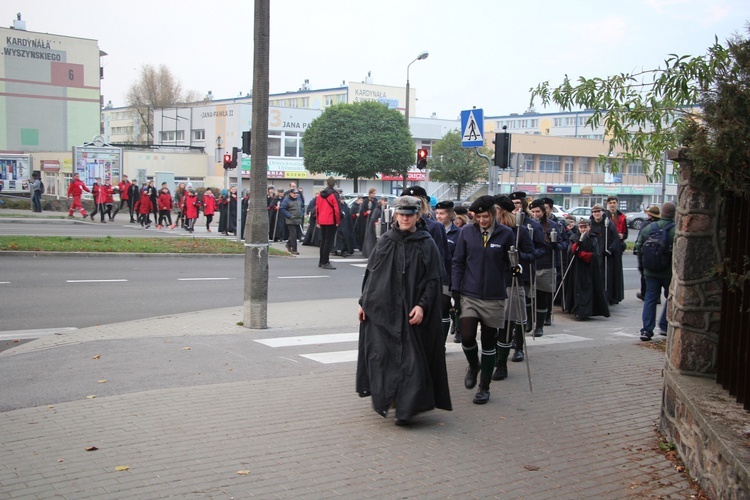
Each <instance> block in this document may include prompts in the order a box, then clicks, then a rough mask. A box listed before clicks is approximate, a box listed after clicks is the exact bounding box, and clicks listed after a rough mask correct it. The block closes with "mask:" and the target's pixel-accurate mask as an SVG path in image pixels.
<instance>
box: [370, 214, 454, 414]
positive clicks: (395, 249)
mask: <svg viewBox="0 0 750 500" xmlns="http://www.w3.org/2000/svg"><path fill="white" fill-rule="evenodd" d="M417 224H418V226H417V227H418V229H417V231H415V232H414V233H404V232H401V231H398V230H397V229H395V228H391V229H389V230H388V232H386V233H385V235H383V237H381V238H380V239H379V240H378V242H377V244H376V246H375V248H374V249H373V251H372V253H371V254H370V258H369V259H368V262H367V270H366V271H365V277H364V281H363V283H362V297H361V298H360V299H359V303H360V305H361V306H362V309H363V310H364V311H365V315H366V316H367V319H366V320H365V321H364V322H362V323H360V327H359V355H358V358H357V382H356V386H357V392H358V393H359V395H360V396H362V397H365V396H370V395H371V396H372V405H373V409H374V410H375V411H376V412H377V413H379V414H380V415H382V416H383V417H385V416H386V415H387V413H388V409H389V408H391V406H392V405H393V404H395V406H396V418H397V419H403V420H408V419H409V418H411V417H413V416H414V415H416V414H417V413H419V412H423V411H427V410H432V409H433V408H436V407H437V408H440V409H443V410H449V411H450V410H452V406H451V399H450V392H449V389H448V372H447V369H446V365H445V338H444V337H443V333H442V317H441V303H442V302H441V299H442V297H441V295H442V288H441V283H440V275H441V274H442V261H441V259H440V253H439V252H438V249H437V246H435V242H434V241H433V240H432V238H431V237H430V235H429V234H428V233H427V231H426V230H424V223H423V222H422V221H418V222H417ZM416 305H420V306H422V308H423V309H424V319H423V320H422V323H421V324H419V325H413V326H412V325H409V312H410V311H411V309H412V308H413V307H414V306H416Z"/></svg>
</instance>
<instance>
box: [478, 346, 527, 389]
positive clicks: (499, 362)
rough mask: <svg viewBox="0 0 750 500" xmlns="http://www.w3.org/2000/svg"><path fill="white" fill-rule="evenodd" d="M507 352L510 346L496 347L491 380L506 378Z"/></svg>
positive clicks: (508, 352)
mask: <svg viewBox="0 0 750 500" xmlns="http://www.w3.org/2000/svg"><path fill="white" fill-rule="evenodd" d="M521 353H522V354H523V351H521ZM508 354H510V348H508V347H498V348H497V359H496V360H495V372H494V373H493V374H492V380H504V379H506V378H508ZM475 402H476V401H475Z"/></svg>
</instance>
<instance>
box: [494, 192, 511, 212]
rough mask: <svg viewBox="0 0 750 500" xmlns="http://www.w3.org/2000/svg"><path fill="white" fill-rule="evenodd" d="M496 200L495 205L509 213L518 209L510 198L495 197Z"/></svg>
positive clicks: (503, 196)
mask: <svg viewBox="0 0 750 500" xmlns="http://www.w3.org/2000/svg"><path fill="white" fill-rule="evenodd" d="M493 198H494V200H495V205H497V206H498V207H500V208H502V209H503V210H507V211H508V212H512V211H513V210H515V209H516V206H515V205H514V204H513V202H512V201H511V199H510V198H508V197H507V196H505V195H497V196H494V197H493Z"/></svg>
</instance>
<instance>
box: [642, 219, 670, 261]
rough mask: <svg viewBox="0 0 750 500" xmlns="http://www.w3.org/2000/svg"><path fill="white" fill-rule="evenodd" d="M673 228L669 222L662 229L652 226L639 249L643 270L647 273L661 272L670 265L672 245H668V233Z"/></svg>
mask: <svg viewBox="0 0 750 500" xmlns="http://www.w3.org/2000/svg"><path fill="white" fill-rule="evenodd" d="M673 227H674V222H670V223H668V224H666V225H664V227H659V226H657V225H656V223H654V224H652V229H651V232H650V233H649V234H648V238H646V241H645V242H644V243H643V246H642V247H641V261H642V262H643V268H644V269H647V270H649V271H663V270H664V269H666V268H667V267H668V266H670V265H671V264H672V245H671V244H670V243H669V231H670V230H671V229H672V228H673Z"/></svg>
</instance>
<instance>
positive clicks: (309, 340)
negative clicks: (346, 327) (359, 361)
mask: <svg viewBox="0 0 750 500" xmlns="http://www.w3.org/2000/svg"><path fill="white" fill-rule="evenodd" d="M357 340H359V333H358V332H353V333H328V334H325V335H303V336H300V337H280V338H276V339H256V340H255V341H256V342H260V343H261V344H263V345H267V346H268V347H290V346H295V345H313V344H333V343H336V342H357Z"/></svg>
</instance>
